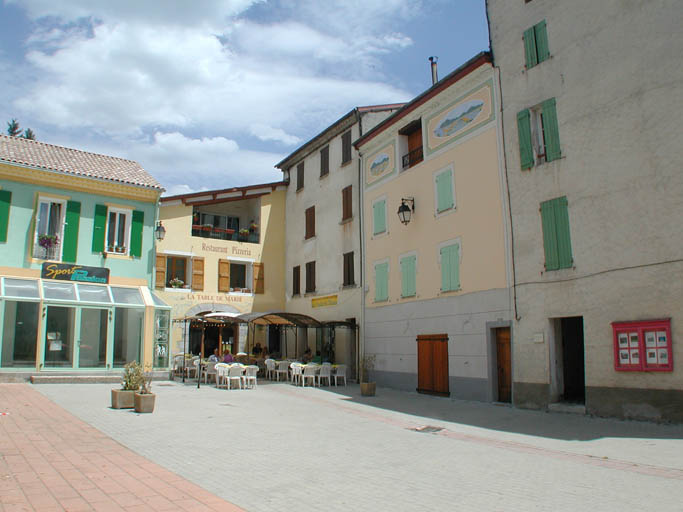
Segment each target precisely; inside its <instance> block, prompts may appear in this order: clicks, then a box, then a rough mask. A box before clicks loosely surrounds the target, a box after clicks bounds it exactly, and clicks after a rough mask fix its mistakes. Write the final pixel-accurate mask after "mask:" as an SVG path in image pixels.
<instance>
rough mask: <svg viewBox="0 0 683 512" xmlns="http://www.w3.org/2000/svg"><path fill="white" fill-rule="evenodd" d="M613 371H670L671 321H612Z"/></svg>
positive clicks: (671, 361) (671, 368)
mask: <svg viewBox="0 0 683 512" xmlns="http://www.w3.org/2000/svg"><path fill="white" fill-rule="evenodd" d="M612 333H613V336H614V369H615V370H617V371H622V372H623V371H632V372H670V371H672V370H673V365H674V361H673V352H672V350H671V347H672V344H671V319H669V318H667V319H663V320H644V321H639V322H612Z"/></svg>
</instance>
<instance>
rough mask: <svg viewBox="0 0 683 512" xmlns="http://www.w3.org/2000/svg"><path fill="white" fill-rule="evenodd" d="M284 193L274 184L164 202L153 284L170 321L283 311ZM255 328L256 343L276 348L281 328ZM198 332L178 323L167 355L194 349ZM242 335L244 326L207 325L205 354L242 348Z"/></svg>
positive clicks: (198, 328) (281, 186) (282, 187)
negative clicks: (167, 308) (162, 232)
mask: <svg viewBox="0 0 683 512" xmlns="http://www.w3.org/2000/svg"><path fill="white" fill-rule="evenodd" d="M285 191H286V186H285V184H284V183H281V182H278V183H266V184H261V185H252V186H248V187H234V188H228V189H222V190H213V191H206V192H198V193H193V194H183V195H176V196H170V197H163V198H162V199H161V204H160V209H159V218H160V220H161V221H162V223H163V226H164V227H165V229H166V236H165V238H164V240H163V241H161V242H159V244H158V246H157V255H156V276H155V287H156V288H157V290H159V292H158V293H159V295H160V296H161V297H162V298H163V299H164V301H166V302H167V303H168V304H169V305H170V306H171V307H172V317H173V318H174V319H176V320H177V319H181V318H186V317H192V316H196V315H200V314H202V315H204V314H208V313H225V314H227V315H232V316H237V315H240V314H245V313H252V312H265V311H271V310H277V311H281V310H282V309H283V308H284V300H283V299H284V292H285V291H284V261H283V257H282V255H283V253H284V242H285V216H284V211H285V194H286V192H285ZM256 329H257V331H256V339H255V341H258V342H261V343H262V345H265V346H267V347H268V348H269V349H270V351H271V352H278V351H280V345H279V344H280V332H279V329H277V328H276V327H265V326H262V327H258V328H256ZM201 337H202V327H201V326H200V325H197V324H192V323H190V322H175V323H174V324H173V329H172V333H171V353H173V354H175V353H179V352H183V351H184V350H186V349H187V350H189V351H191V352H193V353H198V352H199V348H200V344H201ZM246 339H247V326H246V324H231V325H228V326H225V327H223V326H208V327H206V330H205V339H204V344H205V354H211V353H212V352H213V349H214V348H219V350H220V351H221V352H223V351H225V350H230V351H231V352H232V353H237V352H240V351H245V350H247V346H246V343H245V342H246Z"/></svg>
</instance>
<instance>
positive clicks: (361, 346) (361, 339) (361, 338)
mask: <svg viewBox="0 0 683 512" xmlns="http://www.w3.org/2000/svg"><path fill="white" fill-rule="evenodd" d="M356 119H357V120H358V138H360V137H362V136H363V118H362V117H361V115H360V113H359V112H358V109H356ZM356 151H357V152H358V234H359V238H360V254H359V255H358V261H359V263H360V265H359V269H360V297H361V299H360V318H359V319H358V332H357V336H358V352H357V353H356V380H357V381H358V382H360V362H361V357H362V356H361V354H363V353H364V351H365V230H364V229H363V224H364V223H363V210H364V208H363V172H362V169H363V166H362V154H361V152H360V151H358V149H356Z"/></svg>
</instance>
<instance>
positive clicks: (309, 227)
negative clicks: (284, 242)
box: [304, 206, 315, 240]
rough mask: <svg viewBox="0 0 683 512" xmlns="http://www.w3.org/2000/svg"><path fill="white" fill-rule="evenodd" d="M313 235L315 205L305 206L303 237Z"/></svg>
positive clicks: (311, 236) (306, 238)
mask: <svg viewBox="0 0 683 512" xmlns="http://www.w3.org/2000/svg"><path fill="white" fill-rule="evenodd" d="M314 236H315V206H311V207H310V208H306V233H305V235H304V239H305V240H308V239H309V238H313V237H314Z"/></svg>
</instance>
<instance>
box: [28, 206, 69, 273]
mask: <svg viewBox="0 0 683 512" xmlns="http://www.w3.org/2000/svg"><path fill="white" fill-rule="evenodd" d="M65 210H66V202H65V201H61V200H53V199H44V198H40V200H39V201H38V211H37V217H36V231H35V239H34V243H33V257H34V258H42V259H46V260H61V258H62V241H63V226H64V211H65Z"/></svg>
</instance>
